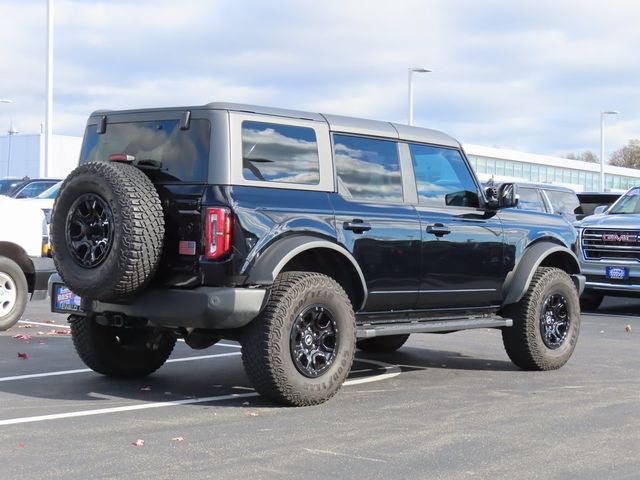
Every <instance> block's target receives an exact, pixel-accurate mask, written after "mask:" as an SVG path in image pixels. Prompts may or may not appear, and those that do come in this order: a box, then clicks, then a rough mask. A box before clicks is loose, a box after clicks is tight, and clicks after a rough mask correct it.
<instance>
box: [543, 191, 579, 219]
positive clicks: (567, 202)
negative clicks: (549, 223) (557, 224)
mask: <svg viewBox="0 0 640 480" xmlns="http://www.w3.org/2000/svg"><path fill="white" fill-rule="evenodd" d="M545 192H546V194H547V197H549V201H550V202H551V206H552V207H553V213H560V214H574V213H580V211H579V210H578V208H579V207H580V202H579V201H578V196H577V195H576V194H575V193H572V192H560V191H558V190H545Z"/></svg>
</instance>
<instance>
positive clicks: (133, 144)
mask: <svg viewBox="0 0 640 480" xmlns="http://www.w3.org/2000/svg"><path fill="white" fill-rule="evenodd" d="M210 136H211V125H210V123H209V121H208V120H204V119H193V120H191V125H190V127H189V129H188V130H181V129H180V122H179V120H177V119H176V120H158V121H153V122H131V123H110V124H108V125H107V131H106V132H105V133H103V134H100V135H99V134H98V133H97V132H96V127H95V125H89V126H88V127H87V131H86V132H85V137H84V142H83V144H82V153H81V154H80V163H86V162H93V161H108V160H109V155H113V154H123V153H124V154H127V155H133V156H134V157H135V161H136V162H142V163H143V164H145V163H146V164H147V165H151V166H153V165H156V166H159V170H158V173H157V175H156V178H157V179H158V180H166V181H177V180H180V181H195V182H206V181H207V177H208V175H207V174H208V170H209V144H210Z"/></svg>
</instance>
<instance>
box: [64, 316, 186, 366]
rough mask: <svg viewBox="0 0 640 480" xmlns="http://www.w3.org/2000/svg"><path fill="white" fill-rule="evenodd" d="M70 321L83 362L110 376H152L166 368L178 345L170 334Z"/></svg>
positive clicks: (77, 318)
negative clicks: (164, 366)
mask: <svg viewBox="0 0 640 480" xmlns="http://www.w3.org/2000/svg"><path fill="white" fill-rule="evenodd" d="M69 322H70V324H71V337H72V339H73V345H74V346H75V348H76V351H77V352H78V355H79V356H80V358H81V359H82V361H83V362H84V363H85V365H87V367H89V368H90V369H91V370H93V371H95V372H98V373H101V374H103V375H106V376H109V377H123V378H137V377H144V376H146V375H149V374H151V373H153V372H155V371H156V370H157V369H158V368H160V367H161V366H162V365H164V363H165V362H166V361H167V359H168V358H169V355H171V352H172V350H173V347H174V346H175V344H176V337H175V336H174V335H173V334H171V333H168V332H156V331H154V330H151V329H148V330H133V329H124V328H115V327H106V326H103V325H99V324H97V323H96V322H95V320H93V319H92V318H89V317H80V316H73V315H72V316H71V317H70V318H69Z"/></svg>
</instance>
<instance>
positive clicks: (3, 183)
mask: <svg viewBox="0 0 640 480" xmlns="http://www.w3.org/2000/svg"><path fill="white" fill-rule="evenodd" d="M20 182H22V180H0V195H9V194H10V193H11V192H12V191H13V189H14V188H16V186H17V185H18V184H19V183H20Z"/></svg>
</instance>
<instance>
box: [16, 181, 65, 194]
mask: <svg viewBox="0 0 640 480" xmlns="http://www.w3.org/2000/svg"><path fill="white" fill-rule="evenodd" d="M56 183H57V182H55V181H54V182H31V183H30V184H29V185H27V186H26V187H24V188H23V189H22V190H20V193H19V194H18V195H17V198H33V197H37V196H38V195H40V194H41V193H42V192H44V191H45V190H46V189H48V188H49V187H51V186H52V185H55V184H56Z"/></svg>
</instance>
